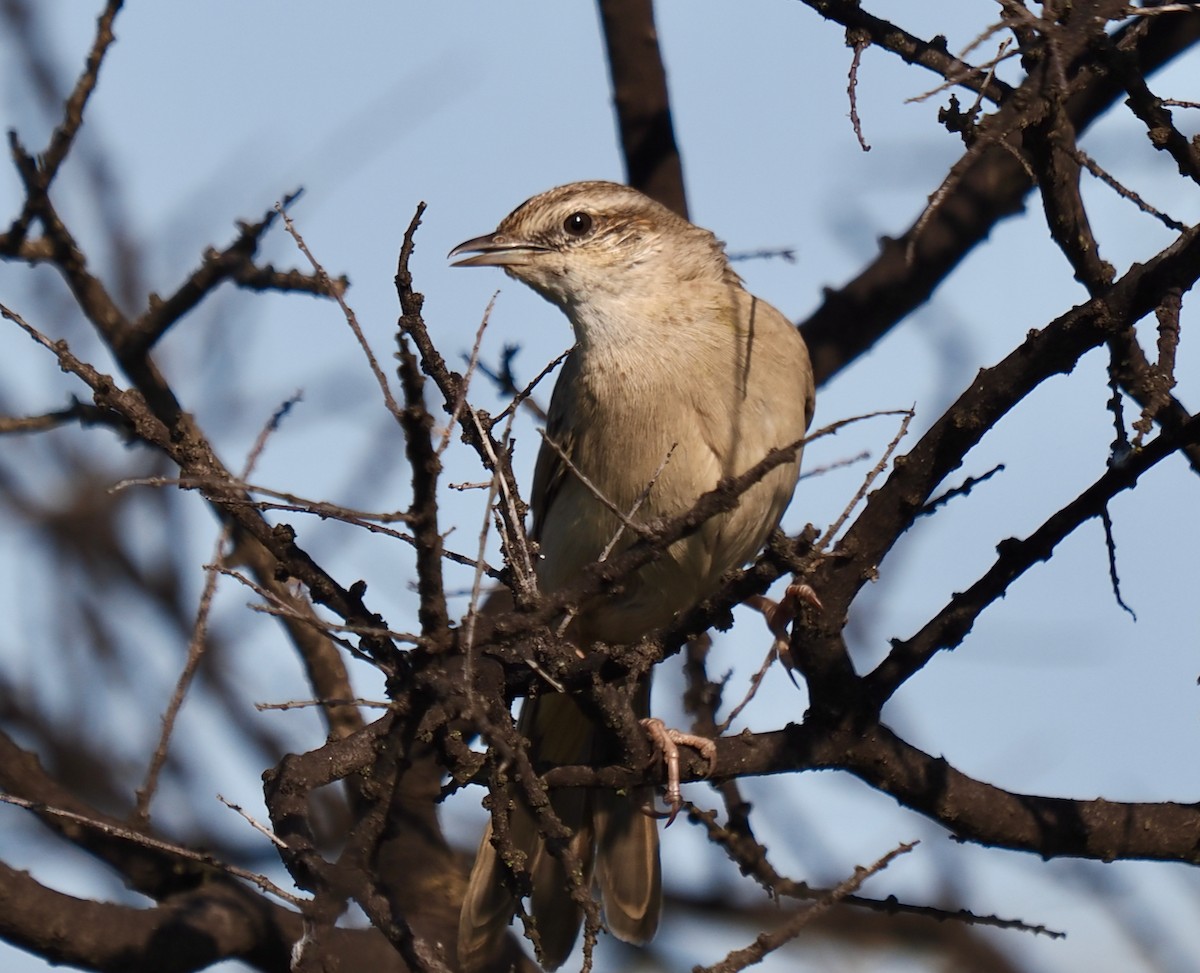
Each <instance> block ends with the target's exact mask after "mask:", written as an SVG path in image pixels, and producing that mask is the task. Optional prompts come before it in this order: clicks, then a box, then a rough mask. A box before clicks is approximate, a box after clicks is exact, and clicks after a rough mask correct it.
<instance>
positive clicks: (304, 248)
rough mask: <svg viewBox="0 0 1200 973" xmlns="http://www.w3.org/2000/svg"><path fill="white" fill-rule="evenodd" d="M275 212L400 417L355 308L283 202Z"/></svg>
mask: <svg viewBox="0 0 1200 973" xmlns="http://www.w3.org/2000/svg"><path fill="white" fill-rule="evenodd" d="M275 212H277V213H278V214H279V215H280V216H281V217H282V218H283V225H284V227H285V228H286V229H287V231H288V234H289V235H290V236H291V238H292V239H293V240H295V241H296V246H297V247H298V248H299V250H300V252H301V253H302V254H304V256H305V257H307V258H308V262H309V264H310V265H311V266H312V269H313V273H315V274H316V275H317V278H318V279H319V280H320V281H322V282H324V283H325V284H326V285H327V286H328V287H329V292H330V294H332V295H333V299H334V300H335V301H337V303H338V307H340V308H341V309H342V314H343V315H344V316H345V318H346V323H347V324H348V325H349V326H350V330H351V331H352V332H353V333H354V337H355V339H356V340H357V341H358V344H359V347H360V348H362V350H363V353H364V354H365V355H366V356H367V365H368V366H369V367H370V369H371V374H372V375H374V376H375V381H376V383H378V385H379V389H380V391H381V392H382V393H383V401H384V404H385V405H386V406H387V410H388V412H390V413H391V414H392V415H393V416H394V417H395V418H396V419H399V418H400V405H399V403H398V402H397V401H396V398H395V396H393V395H392V389H391V386H390V385H389V383H388V380H387V376H386V375H385V374H384V373H383V369H382V368H380V367H379V362H378V361H377V360H376V359H375V352H373V351H372V350H371V345H370V344H369V343H368V342H367V338H366V335H364V334H363V330H362V328H361V327H359V324H358V316H357V315H356V314H355V313H354V309H353V308H352V307H350V305H349V304H348V303H347V302H346V298H345V296H344V293H343V291H342V289H341V288H339V287H335V286H334V284H333V279H332V278H331V277H330V276H329V274H328V273H327V272H326V270H325V268H324V267H323V266H322V265H321V263H320V261H318V260H317V258H316V257H314V256H313V254H312V251H311V250H309V249H308V244H306V243H305V242H304V238H303V237H302V236H301V235H300V231H299V230H297V229H296V224H295V223H293V222H292V218H291V217H290V216H288V215H287V210H286V209H285V208H284V205H283V204H282V203H276V204H275Z"/></svg>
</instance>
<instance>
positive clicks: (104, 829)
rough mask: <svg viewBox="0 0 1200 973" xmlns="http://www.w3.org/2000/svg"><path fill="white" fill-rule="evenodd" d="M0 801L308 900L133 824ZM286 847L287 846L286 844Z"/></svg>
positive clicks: (19, 800)
mask: <svg viewBox="0 0 1200 973" xmlns="http://www.w3.org/2000/svg"><path fill="white" fill-rule="evenodd" d="M0 803H3V804H12V805H14V806H16V807H21V808H25V810H27V811H33V812H35V813H36V814H49V815H51V816H53V817H56V818H62V819H63V820H64V821H71V822H73V823H75V824H79V825H82V826H83V827H85V828H90V829H91V830H93V831H98V832H99V833H100V834H105V835H108V836H110V837H112V838H117V839H119V840H121V841H127V842H129V843H130V844H132V845H139V846H140V847H142V848H151V849H153V850H154V851H161V852H165V853H166V854H168V855H174V856H175V857H176V858H183V859H185V860H187V861H194V862H199V863H200V864H202V865H208V866H210V867H211V868H215V869H217V870H218V871H222V872H225V873H226V874H227V875H232V876H233V877H234V878H240V879H243V880H245V881H247V882H251V883H252V884H254V885H257V886H258V887H259V888H260V889H262V890H263V891H264V892H266V893H268V894H270V895H273V896H275V897H276V898H277V899H282V900H283V901H284V902H288V903H291V904H292V905H294V906H298V907H302V906H304V905H306V904H307V903H306V900H304V899H302V898H300V897H299V896H297V895H292V893H291V892H285V891H284V890H283V889H281V888H280V887H279V886H278V885H276V884H275V883H274V882H272V881H271V880H270V879H269V878H267V877H266V876H265V875H259V874H258V873H257V872H251V871H249V870H247V869H245V868H239V867H238V866H237V865H230V864H229V863H228V862H223V861H220V860H219V859H217V858H215V857H214V856H212V855H209V854H207V853H205V852H199V851H192V849H190V848H184V847H183V846H182V845H176V844H172V843H171V842H169V841H163V840H162V839H161V838H152V837H150V836H149V835H145V834H142V833H141V832H139V831H134V830H133V829H132V828H126V827H123V826H121V825H118V824H110V823H109V822H107V821H100V820H97V819H96V818H90V817H88V816H87V815H85V814H77V813H76V812H74V811H66V810H63V809H62V808H58V807H51V806H50V805H48V804H42V803H41V802H39V801H29V800H26V799H25V798H23V797H17V796H16V795H14V794H5V793H0ZM284 847H286V845H285V846H284Z"/></svg>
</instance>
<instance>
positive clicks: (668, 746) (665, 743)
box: [638, 716, 717, 828]
mask: <svg viewBox="0 0 1200 973" xmlns="http://www.w3.org/2000/svg"><path fill="white" fill-rule="evenodd" d="M638 722H639V723H641V725H642V728H643V729H644V730H645V731H646V733H647V734H648V735H649V736H650V739H651V740H653V741H654V743H655V745H656V746H657V747H658V749H659V750H661V751H662V755H663V761H664V762H665V763H666V765H667V794H666V803H667V807H668V808H670V810H669V811H668V812H667V813H666V814H665V815H664V814H661V813H660V812H658V811H654V810H653V809H651V810H650V811H649V813H651V814H653V815H654V816H655V817H665V818H666V819H667V823H666V825H665V827H668V828H669V827H670V826H671V822H672V821H674V820H675V816H676V815H677V814H679V809H680V808H682V807H683V794H682V793H681V792H680V790H679V748H680V747H681V746H684V747H692V748H693V749H695V750H699V751H700V753H702V754H703V755H704V757H705V758H706V759H707V760H708V772H709V773H710V774H711V773H712V772H713V771H715V770H716V769H717V744H716V742H715V741H713V740H710V739H709V738H708V737H702V736H697V735H696V734H695V733H684V732H683V731H682V730H676V729H673V728H672V727H669V726H667V724H666V723H664V722H663V721H662V720H660V719H658V718H657V717H653V716H650V717H647V718H646V719H644V720H639V721H638Z"/></svg>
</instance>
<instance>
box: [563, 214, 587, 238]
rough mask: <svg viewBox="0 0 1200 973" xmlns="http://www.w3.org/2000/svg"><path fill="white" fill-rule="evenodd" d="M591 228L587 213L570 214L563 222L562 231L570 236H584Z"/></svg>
mask: <svg viewBox="0 0 1200 973" xmlns="http://www.w3.org/2000/svg"><path fill="white" fill-rule="evenodd" d="M591 228H592V218H591V217H590V216H588V215H587V213H572V214H571V215H570V216H568V217H567V218H566V219H565V220H563V229H564V230H566V231H567V233H568V234H569V235H570V236H576V237H580V236H586V235H587V234H588V232H589V231H590V230H591Z"/></svg>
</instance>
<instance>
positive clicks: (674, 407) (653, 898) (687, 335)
mask: <svg viewBox="0 0 1200 973" xmlns="http://www.w3.org/2000/svg"><path fill="white" fill-rule="evenodd" d="M463 254H473V256H467V257H465V258H464V259H461V260H459V261H457V262H456V263H455V265H454V266H457V267H484V266H487V267H502V268H504V271H505V272H506V273H507V274H508V275H509V276H511V277H513V278H515V279H517V280H519V281H521V282H522V283H525V284H528V285H529V286H530V287H532V288H533V289H534V290H535V291H537V292H538V293H539V294H541V295H542V296H543V297H545V298H546V299H547V300H548V301H550V302H551V303H552V304H555V305H557V306H558V307H560V308H562V310H563V312H564V313H565V314H566V315H567V317H568V318H569V319H570V322H571V325H572V327H573V329H574V331H575V339H576V344H575V348H574V350H573V351H572V352H571V354H570V355H569V357H568V358H567V360H566V362H565V364H564V365H563V368H562V372H561V374H560V376H559V378H558V382H557V384H556V385H555V388H554V392H553V395H552V396H551V400H550V410H549V418H548V422H547V428H546V438H547V439H548V440H549V441H550V442H549V443H543V444H542V448H541V451H540V452H539V454H538V459H537V467H536V470H535V472H534V479H533V494H532V511H533V523H532V531H531V536H532V537H533V538H534V539H535V540H536V541H537V543H538V545H539V548H540V553H541V559H540V560H539V562H538V564H537V577H538V583H539V585H540V587H541V590H542V591H543V592H546V593H552V592H554V591H556V590H558V589H560V588H562V587H564V586H566V585H568V584H570V583H571V581H572V580H573V579H575V578H576V577H577V576H578V574H579V572H580V571H581V570H582V569H583V568H585V567H586V566H587V565H588V564H591V563H592V562H593V561H595V560H597V558H599V557H600V556H601V555H602V554H603V552H604V551H605V550H606V548H608V546H609V545H610V544H611V543H612V541H613V539H614V538H615V537H618V535H619V534H620V540H619V541H618V543H617V545H616V548H615V550H617V551H619V550H620V549H621V548H622V547H624V546H626V545H628V544H629V543H632V542H633V540H635V539H636V537H634V536H632V532H631V531H629V530H625V531H624V532H623V533H621V522H620V519H619V518H618V517H617V516H616V515H615V514H614V513H613V511H612V510H611V509H610V508H609V506H607V505H606V504H604V503H602V502H601V501H600V500H599V499H597V496H596V493H597V492H598V493H599V494H600V495H601V496H603V497H605V498H606V499H607V500H608V501H609V502H610V503H611V504H612V505H613V506H615V508H616V509H617V510H620V511H623V512H626V513H629V512H633V513H632V518H631V519H633V520H637V521H646V522H649V521H651V520H654V519H656V518H660V517H673V516H677V515H679V514H682V513H684V512H686V511H687V510H689V509H690V508H691V507H692V506H693V505H694V504H695V502H696V500H697V499H698V498H699V497H700V496H701V495H702V494H703V493H705V492H706V491H708V490H711V489H713V488H714V487H715V486H716V485H717V483H718V481H719V480H720V479H721V478H722V477H727V476H731V475H736V474H739V473H742V472H744V471H746V470H747V469H749V468H750V467H751V466H753V465H754V464H756V463H758V462H759V461H760V460H762V459H763V458H764V457H765V456H766V455H767V453H768V452H770V451H771V450H772V449H775V448H777V447H782V446H789V445H791V444H794V443H796V442H797V441H798V440H800V439H801V437H802V436H803V435H804V433H805V430H806V429H807V428H808V424H809V422H810V420H811V419H812V412H813V378H812V366H811V365H810V363H809V358H808V351H807V349H806V348H805V346H804V341H803V340H802V339H801V337H800V334H799V332H798V331H797V330H796V328H795V327H794V326H793V325H792V324H791V323H790V322H789V321H788V320H787V319H786V318H785V317H784V316H783V315H782V314H780V313H779V312H778V311H777V310H775V308H773V307H771V306H770V305H769V304H766V303H764V302H763V301H760V300H758V299H757V298H755V297H753V296H751V295H750V294H749V293H747V292H746V290H745V288H744V287H743V286H742V281H741V278H739V277H738V275H737V274H736V273H734V271H733V269H732V268H731V267H730V265H729V261H728V259H727V258H726V256H725V251H724V247H723V245H722V244H721V243H720V241H718V240H717V239H716V237H714V236H713V234H712V233H710V232H709V231H708V230H703V229H701V228H699V227H697V226H694V225H692V224H691V223H689V222H688V221H687V220H685V219H683V218H682V217H680V216H677V215H676V214H675V213H673V212H671V211H670V210H668V209H667V208H666V207H664V206H662V205H660V204H659V203H656V202H654V200H652V199H650V198H648V197H646V196H644V195H642V194H641V193H639V192H637V191H636V190H633V189H630V188H628V187H626V186H621V185H618V184H615V183H609V182H579V183H572V184H570V185H567V186H560V187H558V188H557V189H551V190H549V191H548V192H545V193H542V194H541V195H540V196H535V197H533V198H532V199H530V200H527V201H526V202H524V203H522V204H521V205H520V206H518V207H517V208H516V209H515V210H514V211H513V212H512V213H510V214H509V215H508V216H506V217H505V218H504V219H503V220H502V221H501V222H500V225H499V227H497V229H496V231H495V232H494V233H491V234H489V235H487V236H482V237H477V238H476V239H473V240H468V241H467V242H466V243H463V244H461V245H460V246H458V247H455V248H454V250H452V251H451V253H450V256H451V257H455V256H460V255H463ZM551 444H553V445H551ZM564 455H565V456H566V457H569V459H570V464H569V465H568V463H566V462H564V460H563V456H564ZM572 467H574V469H572ZM799 467H800V450H799V449H797V450H796V457H795V461H794V462H790V463H785V464H783V465H781V466H778V467H776V468H775V469H773V470H772V471H771V472H769V473H768V474H767V475H766V476H764V477H763V478H762V479H761V480H760V481H759V482H758V483H756V484H755V485H754V486H752V487H751V488H750V489H748V490H747V491H746V492H745V493H743V494H742V495H741V499H740V502H739V503H738V505H737V506H736V507H734V508H733V509H731V510H729V511H727V512H725V513H722V514H718V515H717V516H714V517H712V518H711V519H710V520H709V521H708V522H707V523H705V524H704V525H703V526H702V527H701V528H700V529H699V530H697V531H696V532H695V533H693V534H691V535H690V536H688V537H686V538H684V539H682V540H679V541H677V542H675V543H674V544H672V545H671V546H670V547H669V548H668V549H667V551H666V552H665V553H664V554H663V556H661V557H660V558H658V559H657V560H656V561H653V562H652V563H650V564H648V565H646V566H645V567H643V568H642V569H641V570H640V571H638V572H637V573H636V575H634V576H633V577H632V578H629V579H626V580H625V581H624V583H623V584H622V585H621V587H620V590H619V592H618V593H617V594H615V595H612V596H608V597H598V598H595V599H593V600H592V601H591V602H590V603H587V604H585V605H583V606H581V608H580V611H579V614H578V615H577V616H576V617H575V618H574V620H573V621H572V623H571V627H570V628H569V630H568V634H569V636H570V638H571V639H572V641H573V642H575V643H576V644H578V645H580V646H582V647H584V648H586V647H588V646H590V645H592V644H593V643H595V642H605V643H609V644H618V645H619V644H632V643H635V642H637V641H639V640H640V639H642V638H643V637H645V636H647V635H649V634H651V633H653V632H655V631H657V630H659V629H662V628H664V627H666V626H667V625H669V624H670V623H671V622H672V620H674V619H675V618H676V616H678V615H679V614H680V613H681V612H684V611H687V610H688V609H689V608H691V607H692V606H694V605H695V604H697V603H698V602H699V601H701V600H702V599H704V598H706V597H708V596H709V595H711V594H713V593H714V592H715V591H716V589H717V586H718V582H719V580H720V578H721V576H722V575H723V574H725V572H727V571H729V570H730V569H732V568H736V567H739V566H741V565H742V564H744V563H745V562H747V561H748V560H750V559H751V558H752V557H754V555H755V554H757V553H758V551H759V550H760V549H761V548H762V546H763V544H764V543H765V542H766V539H767V536H768V535H769V534H770V532H771V531H772V530H773V529H774V528H775V527H776V526H777V525H778V523H779V519H780V517H782V515H783V512H784V509H785V508H786V507H787V505H788V503H789V501H790V500H791V497H792V491H793V489H794V488H795V485H796V479H797V476H798V473H799ZM656 473H657V476H656ZM638 706H639V709H640V712H639V713H638V715H639V716H647V715H648V712H649V686H648V685H647V686H644V687H642V691H641V692H640V693H639V699H638ZM518 726H519V728H520V730H521V732H522V733H523V734H525V735H526V737H527V738H528V739H529V741H530V748H531V756H532V757H533V758H534V760H535V761H536V762H538V763H548V764H558V765H562V764H588V763H591V762H592V761H593V759H594V758H595V757H597V756H604V754H602V753H601V752H600V751H599V750H598V747H599V743H598V740H597V738H598V736H599V735H600V734H599V731H598V730H597V728H596V727H595V726H594V725H593V724H592V723H591V722H590V721H589V720H588V719H587V717H585V716H584V715H583V713H582V712H581V711H580V710H579V708H578V707H577V706H576V705H575V703H574V702H573V700H572V699H571V697H569V696H566V695H561V694H556V693H545V694H542V695H540V696H537V697H534V698H531V699H530V700H528V701H527V702H526V703H525V704H524V707H523V709H522V711H521V716H520V720H519V723H518ZM517 803H519V802H517ZM643 803H645V795H641V794H626V795H617V794H615V793H613V792H608V791H586V790H582V789H568V790H564V791H560V792H557V793H556V794H555V795H554V801H553V806H554V809H555V811H556V813H557V814H558V816H559V817H560V818H561V819H562V820H563V822H564V823H565V824H567V825H568V826H569V827H571V828H572V829H573V830H574V832H575V838H574V840H573V841H572V843H571V845H572V849H573V850H574V852H575V853H576V854H577V855H578V857H579V859H580V860H581V861H582V862H583V864H584V870H585V874H584V876H583V880H584V882H585V883H586V884H587V885H589V886H590V885H591V883H592V881H593V880H594V881H595V882H596V884H597V885H598V886H599V888H600V894H601V902H602V904H603V908H604V917H605V923H606V925H607V926H608V929H609V931H610V932H612V933H613V934H614V935H615V936H617V937H618V938H620V939H623V940H625V941H627V942H632V943H645V942H647V941H648V940H649V939H650V938H651V937H652V936H653V935H654V932H655V930H656V928H657V926H658V916H659V910H660V906H661V898H662V883H661V867H660V864H659V855H658V826H657V822H656V821H655V820H654V819H653V818H651V817H649V816H647V815H646V814H645V813H643V812H642V810H641V805H642V804H643ZM511 832H512V838H513V843H514V846H515V847H517V848H520V849H522V850H524V851H526V852H527V854H528V855H529V857H528V860H527V865H528V869H529V872H530V875H531V878H532V886H533V893H532V895H531V897H530V903H529V911H530V914H531V915H532V916H533V917H534V919H535V920H536V923H537V928H538V932H539V934H540V938H541V950H542V956H541V959H542V962H543V963H544V965H545V966H546V967H547V968H548V969H554V968H556V967H558V966H559V965H561V964H562V963H563V961H564V960H565V959H566V958H567V956H568V954H569V953H570V951H571V948H572V946H573V945H574V942H575V939H576V937H577V935H578V932H579V926H580V923H581V921H582V912H581V910H580V908H579V906H578V905H576V903H575V902H573V901H572V899H571V897H570V895H569V892H568V889H569V885H568V881H567V877H566V875H565V873H564V870H563V868H562V865H561V863H560V862H559V860H558V859H557V858H555V857H554V856H553V855H551V854H550V853H549V852H548V851H547V850H546V849H545V847H544V845H543V842H542V840H541V838H540V837H539V835H538V832H537V825H536V823H535V822H534V820H533V819H532V817H531V816H530V815H529V813H528V812H526V811H524V810H523V809H522V808H520V807H519V806H518V807H517V809H515V810H514V811H513V812H512V823H511ZM490 838H491V829H490V827H489V829H488V831H487V833H485V835H484V837H483V841H482V842H481V843H480V846H479V852H478V855H477V857H476V860H475V866H474V868H473V870H472V872H471V878H470V882H469V884H468V888H467V895H466V899H465V901H464V902H463V906H462V912H461V916H460V921H459V931H458V955H459V962H460V965H461V966H462V968H463V970H464V971H467V973H474V971H478V970H482V969H485V968H486V967H487V965H488V963H489V961H490V960H491V959H492V958H493V957H494V956H495V955H496V954H497V952H498V950H499V944H500V941H501V938H502V937H503V935H504V933H505V929H506V928H507V927H508V925H509V923H510V922H511V921H512V917H513V914H514V912H515V903H514V902H513V900H512V897H511V894H510V893H509V892H508V891H507V890H506V889H505V888H504V885H503V883H502V881H501V878H500V876H501V874H502V871H503V865H502V863H501V862H500V861H499V860H498V856H497V854H496V850H495V848H493V846H492V843H491V840H490Z"/></svg>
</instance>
